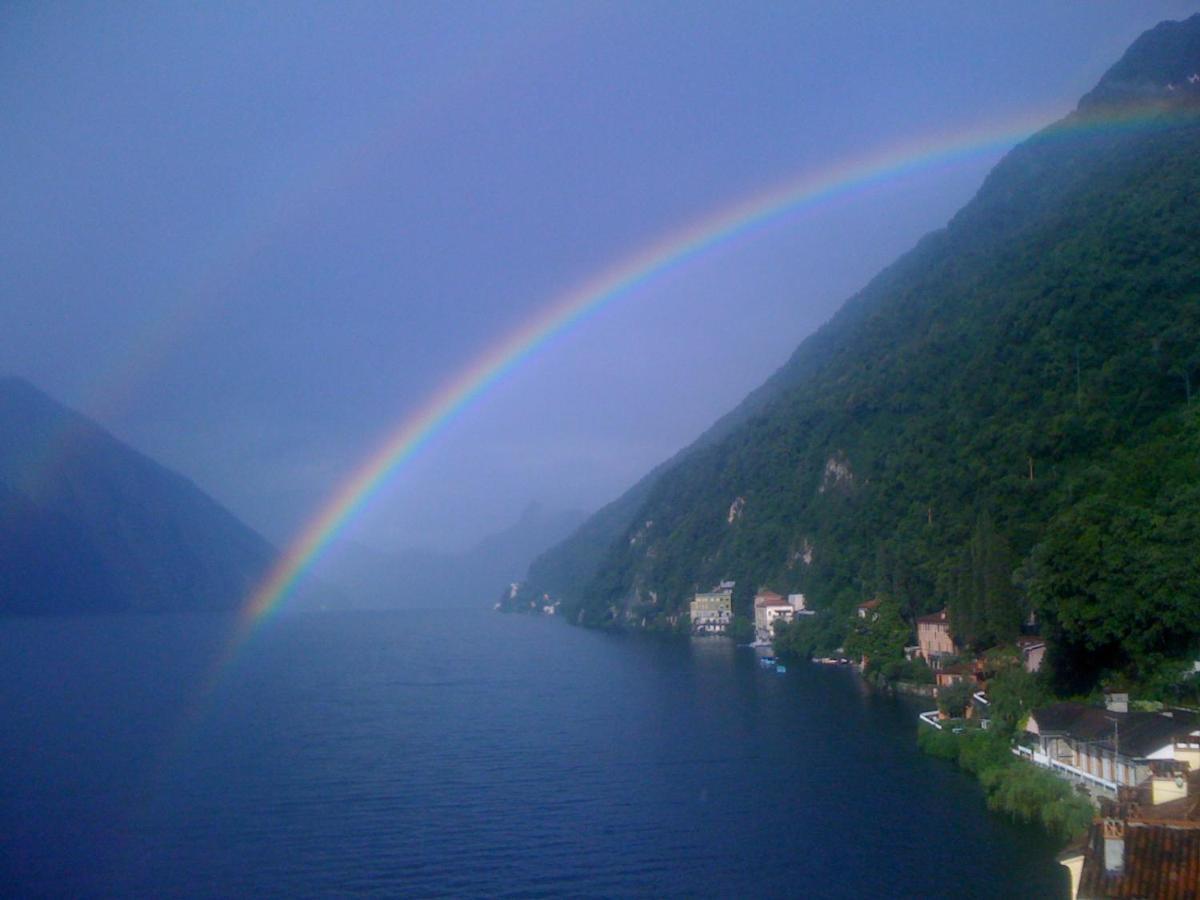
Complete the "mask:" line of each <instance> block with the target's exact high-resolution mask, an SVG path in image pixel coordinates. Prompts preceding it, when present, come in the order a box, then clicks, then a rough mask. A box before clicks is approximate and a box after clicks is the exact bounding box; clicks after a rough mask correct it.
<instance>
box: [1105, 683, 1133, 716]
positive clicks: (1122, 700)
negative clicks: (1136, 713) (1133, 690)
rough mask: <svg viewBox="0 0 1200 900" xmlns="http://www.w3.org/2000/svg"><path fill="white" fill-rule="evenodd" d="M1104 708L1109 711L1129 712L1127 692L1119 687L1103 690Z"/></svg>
mask: <svg viewBox="0 0 1200 900" xmlns="http://www.w3.org/2000/svg"><path fill="white" fill-rule="evenodd" d="M1104 708H1105V709H1107V710H1108V711H1109V712H1119V713H1123V712H1129V692H1128V691H1125V690H1122V689H1120V688H1109V689H1108V690H1106V691H1105V692H1104Z"/></svg>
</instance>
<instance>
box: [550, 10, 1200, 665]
mask: <svg viewBox="0 0 1200 900" xmlns="http://www.w3.org/2000/svg"><path fill="white" fill-rule="evenodd" d="M1197 71H1200V16H1196V17H1192V18H1191V19H1189V20H1187V21H1186V22H1182V23H1164V24H1163V25H1160V26H1158V28H1156V29H1154V30H1152V31H1150V32H1148V33H1147V34H1145V35H1143V36H1142V37H1141V38H1139V40H1138V42H1136V43H1135V44H1134V45H1133V46H1132V47H1131V48H1130V50H1129V51H1128V53H1127V54H1126V56H1125V57H1124V58H1123V59H1122V60H1121V61H1120V62H1119V63H1118V64H1117V65H1116V66H1114V67H1113V69H1112V70H1111V71H1110V72H1109V73H1108V74H1107V75H1106V76H1105V78H1104V79H1103V80H1102V81H1101V82H1100V84H1099V85H1098V86H1097V88H1096V90H1094V91H1093V92H1092V93H1091V94H1089V95H1088V97H1086V98H1085V99H1084V101H1083V102H1082V103H1081V104H1080V108H1079V110H1077V111H1076V112H1075V113H1073V114H1072V115H1071V116H1069V117H1068V118H1067V119H1066V120H1064V121H1063V122H1061V123H1058V124H1057V125H1055V126H1052V127H1051V128H1049V129H1047V130H1046V131H1044V132H1042V133H1041V134H1039V135H1037V136H1035V137H1034V138H1033V139H1031V140H1029V141H1027V142H1026V143H1024V144H1023V145H1021V146H1019V147H1017V148H1016V149H1014V150H1013V151H1012V152H1011V153H1010V154H1008V156H1007V157H1006V158H1005V159H1004V160H1003V161H1002V162H1001V163H1000V164H999V165H997V166H996V168H995V169H994V170H993V172H992V173H991V174H990V175H989V177H988V178H987V180H986V182H985V184H984V185H983V187H982V188H981V189H980V191H979V193H978V194H977V196H976V197H975V198H974V199H973V200H972V201H971V202H970V203H969V204H968V205H967V206H966V207H965V208H964V209H963V210H962V211H961V212H960V213H959V214H958V215H957V216H956V217H955V218H954V220H953V221H952V222H951V223H950V224H949V225H948V226H947V227H946V228H945V229H943V230H942V231H939V232H937V233H934V234H932V235H929V236H928V237H926V238H925V239H924V240H922V241H921V242H920V244H918V246H917V247H916V248H915V249H914V250H912V251H911V252H910V253H908V254H907V255H905V256H904V257H902V258H901V259H900V260H899V261H897V262H896V263H895V264H894V265H892V266H891V267H890V268H889V269H887V270H886V271H884V272H883V273H882V274H880V275H879V276H878V277H877V278H876V279H875V280H874V281H873V282H872V283H871V284H870V285H868V286H867V287H866V288H865V289H864V290H863V291H862V292H861V293H859V294H858V295H856V296H855V297H853V298H851V299H850V300H849V301H848V302H847V303H846V305H845V306H844V307H843V309H842V310H841V311H840V312H839V313H838V314H837V315H836V316H835V317H834V318H833V319H832V320H831V321H830V322H829V323H827V324H826V325H825V326H824V327H823V328H822V329H821V330H820V331H818V332H817V333H816V334H814V335H813V336H812V337H810V338H809V339H808V340H806V341H805V342H804V343H803V344H802V345H801V346H800V347H799V349H798V350H797V351H796V353H795V354H794V356H793V357H792V359H791V360H790V361H789V362H788V363H787V364H786V365H785V366H784V368H783V369H782V370H781V371H780V373H778V374H777V375H776V376H775V378H774V379H772V382H771V387H770V389H769V390H766V392H765V393H762V392H760V393H759V394H758V395H756V397H755V398H754V400H753V403H752V406H751V407H750V408H749V409H748V410H744V411H743V412H742V413H741V414H739V415H735V416H734V418H733V420H732V421H733V422H734V424H733V425H732V426H730V427H728V428H727V429H725V430H724V433H721V434H717V435H715V436H711V435H710V436H708V437H706V438H705V439H702V440H701V441H700V442H698V444H697V445H696V446H694V447H693V448H690V449H689V450H688V451H685V452H684V453H683V454H681V455H680V456H679V457H678V458H677V459H676V460H675V461H673V462H672V463H671V464H669V465H667V466H665V467H664V468H662V469H661V470H659V471H657V472H656V473H654V475H653V477H652V478H649V479H647V480H646V481H644V482H643V483H641V484H640V485H639V486H638V487H637V488H636V489H635V493H634V494H633V495H632V496H627V497H626V498H623V499H622V500H620V501H617V504H615V505H614V507H610V510H609V515H608V519H607V520H600V521H596V522H593V523H591V525H590V526H589V525H585V526H584V531H581V532H580V535H585V536H586V537H587V540H586V541H584V543H585V544H586V545H587V547H588V548H589V551H588V552H590V553H591V554H592V557H593V559H594V564H593V563H592V560H589V559H587V558H586V554H581V553H580V548H579V536H578V535H577V539H576V544H575V546H572V545H570V544H568V545H566V546H565V547H563V548H560V549H557V550H555V551H551V553H549V554H547V555H546V556H545V557H543V558H542V560H540V561H539V563H538V564H537V565H536V566H535V567H534V569H533V570H531V573H530V580H529V584H528V586H527V590H528V591H530V592H536V591H540V590H543V589H545V590H550V591H551V592H552V593H555V594H556V595H558V596H562V597H563V598H564V600H565V601H566V602H567V605H568V608H569V611H570V612H571V613H572V614H573V616H574V619H575V620H576V621H579V622H582V623H584V624H592V625H645V626H647V627H649V626H656V625H660V626H671V625H673V624H674V623H675V622H677V617H678V614H679V613H680V612H681V611H684V610H686V603H687V601H688V600H689V599H690V596H691V594H692V593H693V592H694V591H696V590H697V589H703V588H708V587H709V586H711V585H712V584H714V583H716V582H717V581H720V580H723V579H735V580H736V581H737V586H738V587H737V592H736V593H735V606H738V607H740V609H741V610H742V611H743V612H746V611H747V610H748V606H749V602H750V597H751V596H752V594H753V592H754V590H755V589H756V588H757V587H759V586H763V585H769V586H770V587H772V588H773V589H775V590H777V591H781V592H788V591H802V592H804V593H805V594H806V595H808V597H809V600H810V603H811V605H813V606H816V607H817V608H819V609H834V610H839V611H845V612H848V611H849V609H850V608H851V607H852V606H853V605H854V604H855V603H858V602H861V601H862V600H863V599H865V598H866V597H868V596H871V595H874V594H876V593H879V594H883V595H886V596H890V597H893V598H895V599H896V600H897V601H899V603H900V604H901V607H902V609H903V610H904V612H905V614H906V615H907V616H909V617H912V616H914V615H917V614H920V613H923V612H926V611H930V610H934V609H938V608H940V607H941V606H942V605H945V604H949V605H950V608H951V613H952V622H953V627H954V630H955V632H956V634H957V635H958V636H959V637H960V639H964V640H966V641H968V642H969V643H971V644H974V645H976V646H985V645H987V644H989V643H991V642H995V641H997V640H1001V639H1003V638H1006V637H1009V636H1011V635H1013V634H1015V632H1016V629H1017V627H1018V625H1019V623H1020V621H1021V620H1022V619H1023V618H1024V617H1025V616H1026V615H1027V613H1028V612H1029V610H1031V609H1032V610H1036V612H1037V613H1038V614H1039V617H1040V619H1041V622H1042V626H1043V630H1044V632H1045V633H1046V634H1047V636H1048V637H1049V638H1050V639H1051V664H1052V667H1053V668H1054V671H1055V673H1056V675H1057V677H1058V679H1059V681H1060V683H1061V684H1063V685H1066V684H1070V685H1072V686H1077V687H1086V686H1087V685H1088V684H1089V683H1090V681H1091V680H1093V679H1094V678H1096V677H1098V676H1099V675H1100V674H1101V673H1104V672H1108V671H1121V672H1124V673H1127V674H1129V675H1131V676H1132V677H1136V678H1151V677H1153V673H1154V672H1155V671H1157V669H1158V668H1159V667H1160V666H1161V665H1162V664H1163V662H1164V660H1169V659H1175V658H1182V657H1183V656H1186V655H1187V654H1189V653H1192V652H1193V651H1194V650H1195V649H1196V648H1197V644H1198V642H1200V562H1197V559H1198V558H1200V503H1197V500H1200V496H1198V493H1200V423H1198V421H1197V412H1196V410H1197V409H1198V408H1200V404H1195V403H1191V402H1190V401H1191V396H1192V394H1193V393H1194V392H1197V390H1198V384H1197V382H1198V377H1200V118H1198V116H1197V113H1198V112H1200V79H1197V80H1196V81H1189V76H1191V75H1192V74H1193V73H1195V72H1197ZM614 511H615V513H614ZM589 528H590V529H591V531H590V532H589V531H587V529H589ZM545 572H557V573H558V574H559V578H558V579H557V580H554V581H547V580H545V579H543V578H541V575H542V573H545ZM564 573H566V574H567V575H568V576H569V577H564ZM829 618H830V620H831V621H832V620H833V619H835V618H837V617H833V616H831V617H829Z"/></svg>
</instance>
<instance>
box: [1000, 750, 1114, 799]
mask: <svg viewBox="0 0 1200 900" xmlns="http://www.w3.org/2000/svg"><path fill="white" fill-rule="evenodd" d="M1013 753H1015V754H1016V755H1017V756H1019V757H1021V758H1022V759H1026V760H1028V761H1029V762H1031V763H1033V764H1034V765H1037V766H1042V767H1043V768H1046V769H1049V770H1050V771H1052V772H1056V773H1057V774H1059V775H1064V776H1066V777H1067V778H1068V779H1069V780H1072V781H1083V782H1087V783H1089V784H1094V785H1096V786H1097V787H1102V788H1104V789H1105V790H1107V791H1112V792H1114V793H1115V792H1116V790H1117V788H1118V787H1119V785H1118V784H1117V783H1116V782H1115V781H1109V780H1108V779H1107V778H1101V777H1100V776H1099V775H1093V774H1092V773H1091V772H1085V771H1084V770H1083V769H1077V768H1075V766H1072V765H1068V764H1067V763H1065V762H1063V761H1062V760H1058V759H1054V758H1053V757H1052V756H1050V755H1049V754H1047V753H1042V752H1041V751H1038V750H1034V749H1033V748H1032V747H1022V746H1019V745H1018V746H1016V747H1013Z"/></svg>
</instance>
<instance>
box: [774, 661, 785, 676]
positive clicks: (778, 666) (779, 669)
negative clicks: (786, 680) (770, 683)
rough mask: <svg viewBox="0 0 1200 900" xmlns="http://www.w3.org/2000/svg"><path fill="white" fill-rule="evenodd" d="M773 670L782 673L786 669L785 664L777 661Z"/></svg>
mask: <svg viewBox="0 0 1200 900" xmlns="http://www.w3.org/2000/svg"><path fill="white" fill-rule="evenodd" d="M775 671H776V672H778V673H780V674H781V675H782V674H783V673H784V672H786V671H787V666H785V665H784V664H783V663H777V664H776V666H775Z"/></svg>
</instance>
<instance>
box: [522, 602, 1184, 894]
mask: <svg viewBox="0 0 1200 900" xmlns="http://www.w3.org/2000/svg"><path fill="white" fill-rule="evenodd" d="M516 587H517V586H516V585H514V586H513V594H514V595H515V593H516ZM733 591H734V583H733V582H731V581H724V582H721V583H720V584H718V585H717V586H716V587H714V588H713V589H712V590H711V591H706V592H702V593H697V594H696V595H695V596H694V598H693V599H692V601H691V604H690V607H689V612H690V620H691V621H690V630H691V633H692V634H693V635H696V636H701V637H709V636H722V637H731V638H734V639H736V640H739V641H743V642H748V643H749V646H751V647H753V648H754V649H755V651H756V653H757V654H758V656H759V660H760V662H761V663H762V664H763V665H764V667H767V668H774V669H776V670H777V671H780V672H784V671H786V667H785V665H784V664H783V663H782V662H781V661H780V659H779V658H777V657H776V655H775V649H774V647H775V645H780V655H781V657H782V658H787V657H788V656H796V655H800V654H798V653H796V652H794V651H792V652H789V651H790V648H789V647H788V646H787V644H788V638H789V634H790V633H792V632H793V626H795V625H797V624H799V623H802V622H804V621H806V620H807V621H812V620H811V619H810V618H809V617H813V616H815V615H816V612H815V611H814V610H811V609H808V608H807V606H806V602H805V598H804V595H803V594H789V595H788V596H786V597H784V596H783V595H781V594H777V593H775V592H774V591H771V590H767V589H762V590H759V591H758V593H757V594H756V595H755V597H754V606H753V608H754V621H753V630H752V631H751V630H750V629H749V628H748V627H747V625H748V623H747V622H746V621H745V620H742V619H740V618H739V617H735V615H734V612H733ZM543 599H544V604H543V607H542V608H541V610H537V609H536V607H535V608H533V609H532V610H531V611H535V612H536V611H540V612H541V613H542V614H543V615H555V614H557V613H558V612H559V604H558V603H557V602H553V601H550V600H549V598H543ZM914 624H915V631H916V643H915V644H910V645H907V646H905V647H904V659H903V660H898V659H896V660H890V661H889V662H888V664H887V665H886V666H883V667H880V666H873V665H872V654H873V653H879V654H880V656H884V655H886V654H884V653H883V652H882V651H883V647H884V646H885V645H886V644H887V643H888V642H893V643H894V642H895V641H896V640H897V639H901V640H902V639H903V638H905V637H907V638H909V639H911V638H912V636H913V631H912V628H911V627H910V626H909V625H908V624H907V623H906V622H905V621H904V620H903V619H902V617H901V616H900V611H899V609H898V608H897V605H896V604H894V603H892V602H890V601H888V600H885V599H882V598H875V599H871V600H867V601H865V602H863V603H860V604H859V605H858V606H857V607H855V609H854V611H853V613H852V617H851V623H850V628H849V629H848V635H847V638H846V641H845V646H844V647H842V648H839V649H838V651H837V652H836V653H835V654H834V655H832V656H827V657H821V658H818V659H815V660H813V662H816V663H824V664H834V665H847V666H854V667H855V668H856V669H857V670H858V671H859V672H860V673H862V674H863V675H864V676H865V677H868V678H870V679H871V680H873V681H875V682H876V683H877V684H887V685H889V686H891V687H893V688H895V689H897V690H900V691H904V692H907V693H913V694H918V695H921V696H927V697H930V698H931V699H933V700H935V701H936V704H937V707H936V708H935V709H931V710H928V711H926V712H922V713H920V714H919V716H918V718H919V719H920V723H921V725H920V727H921V732H922V733H921V734H920V738H921V744H922V747H923V748H924V749H926V750H927V751H928V752H930V753H932V754H934V755H937V756H941V757H943V758H947V759H951V760H954V761H956V762H958V764H959V765H960V766H962V767H963V768H965V769H967V770H968V771H970V772H972V773H974V774H975V775H976V776H978V777H979V779H980V781H981V782H982V783H983V785H984V788H985V790H986V791H987V793H988V805H989V807H990V808H992V809H995V810H997V811H1001V812H1007V813H1009V814H1010V815H1012V816H1014V817H1015V818H1018V819H1021V820H1024V821H1036V822H1039V823H1040V824H1041V825H1043V826H1044V827H1045V828H1046V829H1047V830H1048V831H1050V832H1051V833H1052V834H1055V835H1057V836H1059V837H1060V838H1062V839H1064V840H1068V841H1069V843H1068V844H1067V847H1066V849H1064V850H1063V851H1062V853H1060V854H1059V857H1058V858H1059V861H1060V862H1061V863H1062V864H1063V865H1064V866H1065V867H1066V868H1067V870H1068V871H1069V873H1070V876H1071V897H1072V900H1076V898H1083V900H1087V898H1101V897H1160V896H1161V897H1192V898H1200V711H1197V710H1194V709H1188V708H1182V707H1168V706H1165V705H1164V704H1162V703H1151V702H1143V703H1139V702H1137V701H1131V699H1130V695H1129V692H1128V691H1127V690H1124V689H1121V688H1119V687H1116V686H1110V687H1109V688H1108V689H1106V691H1105V693H1104V704H1103V706H1100V705H1098V704H1097V705H1088V704H1086V703H1080V702H1075V701H1058V702H1049V701H1051V700H1052V699H1053V698H1051V697H1049V696H1048V695H1047V694H1046V693H1045V691H1044V688H1042V687H1041V685H1040V683H1039V681H1038V679H1037V677H1036V676H1037V673H1038V672H1039V671H1040V670H1041V667H1042V662H1043V659H1044V657H1045V653H1046V643H1045V641H1044V640H1042V638H1041V637H1040V636H1038V634H1037V623H1036V620H1035V619H1033V618H1032V617H1031V618H1030V619H1029V620H1028V621H1027V622H1026V623H1025V625H1024V627H1023V628H1022V632H1023V633H1022V634H1021V635H1020V636H1019V637H1017V638H1016V639H1015V641H1014V642H1013V643H1012V644H1011V645H1009V646H1004V647H996V648H993V649H990V650H988V651H987V652H985V653H982V654H971V653H968V652H966V651H965V649H964V648H963V647H961V646H960V645H959V644H958V642H956V641H955V638H954V635H953V632H952V623H951V616H950V614H949V611H948V610H946V609H942V610H941V611H939V612H936V613H933V614H931V615H925V616H919V617H917V618H916V619H915V623H914ZM750 638H753V640H752V641H750V640H748V639H750ZM904 643H905V644H908V641H907V640H906V641H904ZM881 669H882V671H881ZM1193 669H1194V671H1195V672H1200V662H1198V663H1196V664H1195V665H1194V667H1193Z"/></svg>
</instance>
